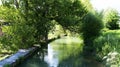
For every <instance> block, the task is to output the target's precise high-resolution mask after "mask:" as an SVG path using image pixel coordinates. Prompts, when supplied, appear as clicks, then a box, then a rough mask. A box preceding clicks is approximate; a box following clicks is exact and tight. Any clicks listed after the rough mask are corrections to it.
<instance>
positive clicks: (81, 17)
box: [0, 0, 120, 64]
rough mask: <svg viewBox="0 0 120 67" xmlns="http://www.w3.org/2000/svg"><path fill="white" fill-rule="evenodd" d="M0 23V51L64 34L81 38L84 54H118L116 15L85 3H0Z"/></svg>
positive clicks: (13, 0) (47, 0)
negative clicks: (100, 10)
mask: <svg viewBox="0 0 120 67" xmlns="http://www.w3.org/2000/svg"><path fill="white" fill-rule="evenodd" d="M0 20H3V21H0V22H1V28H2V31H3V32H4V34H3V35H2V36H1V37H0V43H1V44H0V51H1V50H4V51H5V52H7V51H9V52H14V51H17V50H18V49H21V48H28V47H31V46H33V45H34V44H40V45H41V43H42V44H43V43H47V42H48V41H49V40H50V39H52V38H53V39H54V38H56V37H60V36H62V35H67V36H79V37H81V38H82V39H83V41H84V47H83V54H85V55H86V54H90V55H95V56H97V57H99V58H100V60H102V58H103V57H104V56H105V55H108V54H109V53H110V52H117V53H119V47H120V46H119V44H120V42H119V41H120V35H119V34H120V30H119V27H120V25H119V23H120V22H119V12H117V11H116V10H112V9H111V10H108V11H103V12H97V11H95V10H94V9H93V8H92V5H91V4H90V2H89V0H2V5H1V6H0ZM61 31H62V32H61ZM51 34H52V35H54V34H57V35H56V36H51ZM44 46H46V44H44ZM4 51H1V52H0V53H2V52H4ZM118 59H119V58H118ZM117 63H118V64H120V61H118V62H117Z"/></svg>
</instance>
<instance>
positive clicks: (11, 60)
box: [0, 47, 39, 67]
mask: <svg viewBox="0 0 120 67" xmlns="http://www.w3.org/2000/svg"><path fill="white" fill-rule="evenodd" d="M38 48H39V47H32V48H29V49H20V50H19V51H18V52H17V53H15V54H14V55H12V56H10V57H8V58H6V59H4V60H2V61H0V67H9V66H10V67H14V66H15V65H17V64H18V63H20V61H21V60H24V59H26V58H27V57H29V56H30V55H31V54H33V53H34V52H35V51H37V50H38Z"/></svg>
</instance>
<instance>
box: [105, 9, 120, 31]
mask: <svg viewBox="0 0 120 67" xmlns="http://www.w3.org/2000/svg"><path fill="white" fill-rule="evenodd" d="M119 20H120V16H119V13H118V11H117V10H115V9H108V10H107V11H106V12H105V16H104V21H105V25H106V27H107V28H108V29H111V30H114V29H119V28H120V27H119V23H120V22H119Z"/></svg>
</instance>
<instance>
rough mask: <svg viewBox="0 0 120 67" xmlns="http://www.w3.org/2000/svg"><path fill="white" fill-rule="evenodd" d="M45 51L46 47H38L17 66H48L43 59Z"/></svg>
mask: <svg viewBox="0 0 120 67" xmlns="http://www.w3.org/2000/svg"><path fill="white" fill-rule="evenodd" d="M46 53H47V52H46V49H40V50H39V52H36V54H35V55H34V56H33V57H29V58H28V59H27V60H26V61H24V62H22V63H21V64H20V65H18V67H40V66H42V67H48V64H47V63H46V62H45V61H44V56H45V55H46Z"/></svg>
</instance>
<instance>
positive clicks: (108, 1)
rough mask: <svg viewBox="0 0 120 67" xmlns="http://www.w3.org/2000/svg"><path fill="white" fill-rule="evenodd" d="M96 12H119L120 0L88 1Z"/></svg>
mask: <svg viewBox="0 0 120 67" xmlns="http://www.w3.org/2000/svg"><path fill="white" fill-rule="evenodd" d="M90 1H91V4H92V5H93V7H94V8H95V9H96V10H102V9H108V8H114V9H116V10H118V11H119V12H120V0H90Z"/></svg>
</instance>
